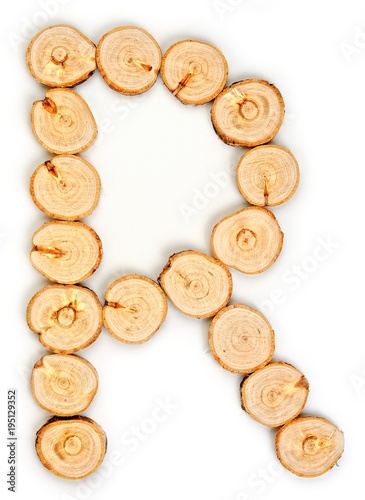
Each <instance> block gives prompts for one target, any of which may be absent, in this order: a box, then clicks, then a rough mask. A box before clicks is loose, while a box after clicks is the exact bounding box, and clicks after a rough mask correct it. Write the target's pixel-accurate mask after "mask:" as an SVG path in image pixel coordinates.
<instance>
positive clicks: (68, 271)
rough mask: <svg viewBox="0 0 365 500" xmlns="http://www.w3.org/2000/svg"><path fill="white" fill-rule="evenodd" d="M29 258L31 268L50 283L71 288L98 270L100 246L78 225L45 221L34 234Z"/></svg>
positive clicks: (90, 232)
mask: <svg viewBox="0 0 365 500" xmlns="http://www.w3.org/2000/svg"><path fill="white" fill-rule="evenodd" d="M30 257H31V262H32V265H33V267H34V268H35V269H37V271H39V272H40V273H41V274H43V276H45V277H46V278H47V279H49V280H50V281H55V282H58V283H63V284H65V285H73V284H75V283H78V282H80V281H83V280H85V279H86V278H88V277H89V276H91V275H92V274H93V273H94V272H95V271H96V269H97V268H98V267H99V265H100V262H101V258H102V245H101V241H100V238H99V236H98V235H97V234H96V232H95V231H94V230H93V229H91V227H89V226H87V225H86V224H83V223H82V222H66V221H53V222H46V223H45V224H43V225H42V226H41V227H40V228H39V229H38V230H37V231H36V232H35V233H34V236H33V249H32V251H31V256H30Z"/></svg>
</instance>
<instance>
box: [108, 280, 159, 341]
mask: <svg viewBox="0 0 365 500" xmlns="http://www.w3.org/2000/svg"><path fill="white" fill-rule="evenodd" d="M166 314H167V299H166V296H165V294H164V292H163V291H162V289H161V287H160V286H158V284H157V283H155V282H154V281H152V280H150V279H149V278H146V277H144V276H138V275H136V274H132V275H129V276H124V277H122V278H120V279H118V280H116V281H114V283H112V284H111V285H110V286H109V288H108V289H107V291H106V292H105V306H104V308H103V321H104V326H105V328H106V329H107V330H108V332H109V333H110V334H111V335H112V336H113V337H114V338H116V339H117V340H120V341H121V342H126V343H128V344H141V343H142V342H145V341H146V340H148V339H150V338H151V337H152V335H153V334H154V333H155V332H156V331H157V330H158V329H159V328H160V326H161V325H162V323H163V321H164V320H165V318H166Z"/></svg>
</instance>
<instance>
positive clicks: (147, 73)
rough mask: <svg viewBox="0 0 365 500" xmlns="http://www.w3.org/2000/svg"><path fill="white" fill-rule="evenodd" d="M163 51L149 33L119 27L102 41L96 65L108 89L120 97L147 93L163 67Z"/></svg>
mask: <svg viewBox="0 0 365 500" xmlns="http://www.w3.org/2000/svg"><path fill="white" fill-rule="evenodd" d="M161 57H162V56H161V49H160V47H159V45H158V43H157V42H156V40H155V39H154V38H153V36H152V35H150V34H149V33H148V32H147V31H145V30H144V29H142V28H137V27H135V26H120V27H119V28H114V29H112V30H111V31H108V33H106V34H105V35H104V36H103V37H102V38H101V39H100V41H99V43H98V46H97V49H96V62H97V66H98V69H99V71H100V73H101V76H102V77H103V78H104V80H105V81H106V82H107V84H108V85H109V87H111V88H112V89H113V90H116V91H117V92H120V93H121V94H125V95H135V94H141V93H142V92H146V91H147V90H148V89H150V88H151V87H152V85H153V84H154V83H155V81H156V79H157V76H158V72H159V70H160V66H161Z"/></svg>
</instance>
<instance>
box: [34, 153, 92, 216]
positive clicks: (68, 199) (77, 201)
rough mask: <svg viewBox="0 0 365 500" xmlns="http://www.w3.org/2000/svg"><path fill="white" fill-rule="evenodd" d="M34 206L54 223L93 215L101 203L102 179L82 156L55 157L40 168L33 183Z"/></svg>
mask: <svg viewBox="0 0 365 500" xmlns="http://www.w3.org/2000/svg"><path fill="white" fill-rule="evenodd" d="M30 193H31V196H32V199H33V201H34V203H35V204H36V205H37V207H38V208H39V209H40V210H42V212H44V213H45V214H47V215H48V216H49V217H52V218H53V219H61V220H79V219H83V218H84V217H87V216H88V215H90V214H91V213H92V212H93V210H94V209H95V207H96V205H97V204H98V201H99V195H100V178H99V174H98V173H97V171H96V170H95V168H94V167H93V166H92V165H91V164H90V163H89V162H87V161H86V160H84V159H82V158H80V157H79V156H73V155H67V154H65V155H60V156H54V157H53V158H51V159H50V160H49V161H46V162H44V163H42V164H41V165H39V167H38V168H37V169H36V170H35V172H34V173H33V175H32V178H31V180H30Z"/></svg>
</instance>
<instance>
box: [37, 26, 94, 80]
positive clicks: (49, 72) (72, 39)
mask: <svg viewBox="0 0 365 500" xmlns="http://www.w3.org/2000/svg"><path fill="white" fill-rule="evenodd" d="M95 50H96V48H95V45H94V44H93V43H92V42H91V41H90V40H89V39H88V38H86V36H85V35H83V34H82V33H81V32H80V31H79V30H77V29H76V28H73V27H72V26H66V25H64V24H59V25H54V26H49V27H48V28H45V29H44V30H42V31H40V32H39V33H38V34H37V35H36V36H35V37H34V38H33V39H32V40H31V42H30V44H29V45H28V48H27V66H28V68H29V71H30V72H31V74H32V75H33V77H34V78H35V79H36V80H38V81H39V82H40V83H43V85H47V87H73V86H74V85H77V84H78V83H81V82H84V81H85V80H87V79H88V78H89V77H90V76H91V75H93V74H94V72H95V69H96V62H95Z"/></svg>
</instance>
